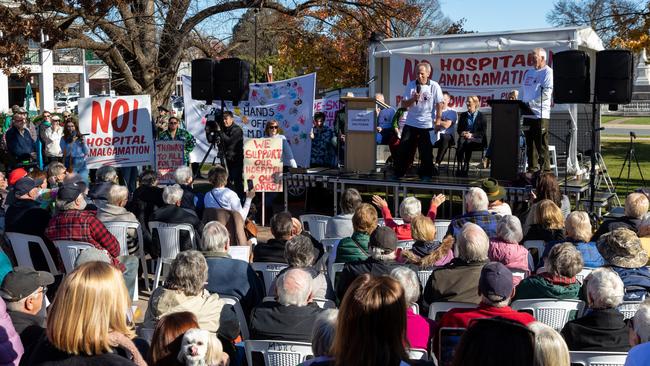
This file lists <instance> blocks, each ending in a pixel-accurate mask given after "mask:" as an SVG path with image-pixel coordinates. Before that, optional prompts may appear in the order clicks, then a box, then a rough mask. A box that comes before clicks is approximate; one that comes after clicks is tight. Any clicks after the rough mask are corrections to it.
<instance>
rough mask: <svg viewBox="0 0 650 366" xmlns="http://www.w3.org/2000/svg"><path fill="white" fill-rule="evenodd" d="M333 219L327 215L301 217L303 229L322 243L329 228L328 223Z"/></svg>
mask: <svg viewBox="0 0 650 366" xmlns="http://www.w3.org/2000/svg"><path fill="white" fill-rule="evenodd" d="M331 218H332V216H326V215H300V222H301V223H302V226H303V229H305V230H307V231H309V233H310V234H311V236H313V237H314V239H316V240H318V241H321V240H323V239H325V229H326V228H327V222H328V221H329V219H331Z"/></svg>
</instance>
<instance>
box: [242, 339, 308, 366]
mask: <svg viewBox="0 0 650 366" xmlns="http://www.w3.org/2000/svg"><path fill="white" fill-rule="evenodd" d="M244 347H245V350H246V361H248V364H249V365H254V364H253V352H259V353H261V354H262V355H263V357H264V365H265V366H296V365H297V364H299V363H301V362H304V361H306V360H307V359H308V358H311V356H313V352H312V350H311V344H310V343H302V342H287V341H251V340H248V341H245V342H244Z"/></svg>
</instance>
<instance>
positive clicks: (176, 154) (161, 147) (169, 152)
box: [156, 141, 185, 184]
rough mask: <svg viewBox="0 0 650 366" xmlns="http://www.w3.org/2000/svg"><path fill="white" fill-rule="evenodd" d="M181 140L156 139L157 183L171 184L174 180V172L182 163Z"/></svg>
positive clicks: (183, 146) (182, 148)
mask: <svg viewBox="0 0 650 366" xmlns="http://www.w3.org/2000/svg"><path fill="white" fill-rule="evenodd" d="M184 148H185V144H184V143H183V141H156V172H157V173H158V183H160V184H173V183H174V182H175V181H176V180H175V178H174V172H175V171H176V169H178V168H179V167H181V166H183V165H184V162H183V154H184V152H185V151H184Z"/></svg>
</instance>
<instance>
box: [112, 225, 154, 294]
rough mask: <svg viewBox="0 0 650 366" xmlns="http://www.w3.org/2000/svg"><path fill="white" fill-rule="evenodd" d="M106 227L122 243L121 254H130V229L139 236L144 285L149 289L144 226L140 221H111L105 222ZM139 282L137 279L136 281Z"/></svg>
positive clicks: (139, 255) (139, 253)
mask: <svg viewBox="0 0 650 366" xmlns="http://www.w3.org/2000/svg"><path fill="white" fill-rule="evenodd" d="M104 226H106V229H107V230H108V231H109V232H110V233H111V234H113V236H114V237H115V239H117V242H118V243H120V255H129V248H128V244H127V240H128V239H127V238H128V230H129V229H133V230H135V232H136V235H137V236H138V253H137V255H138V258H139V259H140V265H141V266H142V277H143V278H144V285H145V288H146V289H147V291H148V290H149V273H148V272H147V260H146V259H145V255H144V236H143V235H142V227H141V226H140V223H138V222H128V221H109V222H105V223H104ZM136 282H137V281H136Z"/></svg>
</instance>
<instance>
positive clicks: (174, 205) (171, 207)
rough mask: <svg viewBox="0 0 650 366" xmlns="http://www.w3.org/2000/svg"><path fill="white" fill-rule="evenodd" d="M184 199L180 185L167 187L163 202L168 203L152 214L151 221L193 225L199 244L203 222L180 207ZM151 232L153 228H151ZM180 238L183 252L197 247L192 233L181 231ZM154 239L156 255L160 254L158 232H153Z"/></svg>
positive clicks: (196, 240)
mask: <svg viewBox="0 0 650 366" xmlns="http://www.w3.org/2000/svg"><path fill="white" fill-rule="evenodd" d="M182 199H183V189H182V188H181V187H180V186H179V185H178V184H174V185H173V186H167V187H165V189H164V190H163V201H164V202H165V203H166V205H165V206H163V207H161V208H159V209H157V210H156V211H154V212H153V213H152V214H151V217H150V218H149V221H160V222H164V223H166V224H189V225H192V227H193V228H194V233H193V235H194V243H197V242H199V241H200V239H201V233H202V231H203V223H201V220H199V217H198V216H197V215H196V213H194V212H192V211H188V210H186V209H184V208H181V207H180V205H181V200H182ZM149 230H151V228H149ZM179 236H180V250H181V251H183V250H189V249H192V248H193V247H194V246H195V245H194V243H192V240H191V239H190V233H188V232H187V231H186V230H181V231H180V233H179ZM152 239H153V250H154V254H159V253H160V242H159V238H158V233H157V232H156V233H154V232H152Z"/></svg>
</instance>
